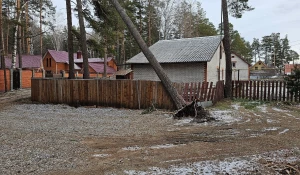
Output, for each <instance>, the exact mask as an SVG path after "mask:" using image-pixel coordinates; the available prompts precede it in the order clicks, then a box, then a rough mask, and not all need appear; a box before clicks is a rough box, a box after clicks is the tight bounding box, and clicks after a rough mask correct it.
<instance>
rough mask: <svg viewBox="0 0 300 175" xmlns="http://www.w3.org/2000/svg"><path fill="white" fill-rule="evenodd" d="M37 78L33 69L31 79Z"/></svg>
mask: <svg viewBox="0 0 300 175" xmlns="http://www.w3.org/2000/svg"><path fill="white" fill-rule="evenodd" d="M34 77H35V72H34V69H32V71H31V78H34Z"/></svg>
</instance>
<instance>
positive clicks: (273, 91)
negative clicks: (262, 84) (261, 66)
mask: <svg viewBox="0 0 300 175" xmlns="http://www.w3.org/2000/svg"><path fill="white" fill-rule="evenodd" d="M271 83H272V95H271V98H270V100H272V101H273V100H274V99H275V82H274V81H272V82H271Z"/></svg>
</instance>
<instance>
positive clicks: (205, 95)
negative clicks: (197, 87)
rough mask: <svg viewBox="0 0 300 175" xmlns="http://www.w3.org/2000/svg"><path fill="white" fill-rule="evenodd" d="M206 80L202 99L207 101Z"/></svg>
mask: <svg viewBox="0 0 300 175" xmlns="http://www.w3.org/2000/svg"><path fill="white" fill-rule="evenodd" d="M207 90H208V82H205V92H204V101H207Z"/></svg>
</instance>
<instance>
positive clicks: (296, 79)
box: [285, 66, 300, 102]
mask: <svg viewBox="0 0 300 175" xmlns="http://www.w3.org/2000/svg"><path fill="white" fill-rule="evenodd" d="M285 80H286V82H287V89H288V91H289V93H290V94H291V96H292V97H294V98H295V101H298V102H299V101H300V99H299V96H300V68H299V67H297V66H295V68H294V69H293V72H292V74H291V75H288V76H287V77H286V79H285Z"/></svg>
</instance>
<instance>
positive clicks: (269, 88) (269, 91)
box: [267, 81, 271, 101]
mask: <svg viewBox="0 0 300 175" xmlns="http://www.w3.org/2000/svg"><path fill="white" fill-rule="evenodd" d="M267 95H268V96H267V100H269V101H271V82H270V81H268V93H267Z"/></svg>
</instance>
